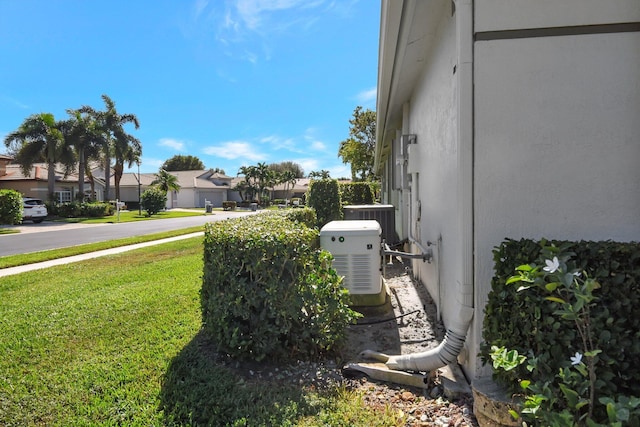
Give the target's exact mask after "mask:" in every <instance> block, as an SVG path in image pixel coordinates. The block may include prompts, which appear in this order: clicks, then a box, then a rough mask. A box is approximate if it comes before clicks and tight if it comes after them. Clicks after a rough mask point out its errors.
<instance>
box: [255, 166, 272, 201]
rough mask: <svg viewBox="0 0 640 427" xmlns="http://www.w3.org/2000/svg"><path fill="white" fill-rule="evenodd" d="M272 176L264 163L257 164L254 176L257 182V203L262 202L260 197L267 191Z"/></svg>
mask: <svg viewBox="0 0 640 427" xmlns="http://www.w3.org/2000/svg"><path fill="white" fill-rule="evenodd" d="M272 175H273V174H272V173H271V170H270V169H269V166H267V164H266V163H264V162H262V163H258V165H257V166H256V176H257V180H258V182H257V184H258V201H262V196H263V195H264V191H265V189H267V188H268V187H269V186H270V184H271V182H272V181H273V179H272Z"/></svg>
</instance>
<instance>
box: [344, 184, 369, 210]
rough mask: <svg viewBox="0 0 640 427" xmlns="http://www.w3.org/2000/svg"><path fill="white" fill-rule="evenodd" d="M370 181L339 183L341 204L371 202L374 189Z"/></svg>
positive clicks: (366, 203)
mask: <svg viewBox="0 0 640 427" xmlns="http://www.w3.org/2000/svg"><path fill="white" fill-rule="evenodd" d="M372 184H373V183H370V182H344V183H340V198H341V200H342V205H370V204H373V202H374V200H373V193H374V190H373V189H372V188H371V186H372Z"/></svg>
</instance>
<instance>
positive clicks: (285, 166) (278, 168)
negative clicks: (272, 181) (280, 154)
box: [269, 161, 304, 178]
mask: <svg viewBox="0 0 640 427" xmlns="http://www.w3.org/2000/svg"><path fill="white" fill-rule="evenodd" d="M269 169H271V170H272V171H274V172H277V173H284V172H287V171H291V172H293V174H294V175H295V177H296V178H302V177H304V169H302V166H300V165H299V164H298V163H295V162H291V161H285V162H280V163H271V164H270V165H269Z"/></svg>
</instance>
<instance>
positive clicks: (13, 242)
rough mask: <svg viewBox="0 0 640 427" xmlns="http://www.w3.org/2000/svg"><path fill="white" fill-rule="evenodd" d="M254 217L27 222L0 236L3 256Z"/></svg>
mask: <svg viewBox="0 0 640 427" xmlns="http://www.w3.org/2000/svg"><path fill="white" fill-rule="evenodd" d="M251 214H252V212H243V211H233V212H231V211H228V212H215V213H213V214H209V215H198V216H190V217H184V218H173V219H162V220H149V221H138V222H126V223H121V224H118V223H114V224H61V223H55V222H51V221H45V222H43V223H40V224H31V223H26V224H22V225H19V226H13V227H14V228H18V229H19V230H20V231H21V232H20V233H16V234H4V235H0V256H7V255H15V254H22V253H29V252H38V251H43V250H48V249H57V248H63V247H67V246H75V245H81V244H85V243H95V242H101V241H106V240H114V239H120V238H125V237H132V236H141V235H145V234H153V233H159V232H163V231H171V230H178V229H181V228H188V227H193V226H198V225H203V224H205V223H207V222H213V221H220V220H223V219H227V218H232V217H238V216H244V215H251ZM6 228H11V227H6Z"/></svg>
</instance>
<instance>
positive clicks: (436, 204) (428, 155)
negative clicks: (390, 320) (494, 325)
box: [405, 13, 459, 323]
mask: <svg viewBox="0 0 640 427" xmlns="http://www.w3.org/2000/svg"><path fill="white" fill-rule="evenodd" d="M439 22H440V26H439V27H438V36H437V39H438V40H440V43H439V44H438V45H436V46H434V49H433V50H432V51H431V52H430V56H429V58H428V64H430V65H431V66H430V67H427V68H425V72H424V74H423V75H422V78H421V80H420V81H419V82H418V84H417V86H416V88H415V91H414V94H413V97H412V98H411V101H410V108H409V116H408V117H406V118H405V120H406V121H407V122H408V129H406V130H405V132H406V133H410V134H415V135H416V141H417V143H416V144H417V147H416V148H417V150H413V151H411V155H412V156H416V155H417V156H419V161H418V163H419V165H420V172H419V173H418V174H413V176H412V178H413V180H412V182H411V192H412V195H413V200H414V202H413V203H412V206H411V213H410V216H411V219H412V221H411V224H410V225H409V228H410V231H411V232H410V234H409V237H410V238H413V239H415V240H416V241H418V242H419V243H420V244H421V246H422V247H424V248H426V247H427V242H433V243H436V244H437V245H438V246H437V247H436V248H434V258H435V259H434V261H433V262H432V263H431V264H427V263H423V262H422V261H414V262H413V268H414V274H415V275H416V277H417V278H419V279H420V280H421V282H422V283H423V284H424V285H425V286H426V287H427V289H428V291H429V293H430V294H431V296H432V297H433V298H434V300H436V302H438V303H439V304H444V305H445V306H441V307H439V308H440V312H441V313H443V315H444V317H445V319H444V320H445V323H446V316H447V315H448V314H449V313H451V312H452V310H451V308H453V307H447V305H449V306H451V305H452V304H453V303H454V301H455V300H456V297H455V295H456V289H455V287H456V286H455V284H456V283H457V281H458V280H459V278H458V277H456V274H457V272H459V268H456V265H457V264H458V259H457V256H456V254H457V248H456V242H457V240H458V239H457V236H458V232H459V230H458V229H457V221H456V214H455V213H456V210H457V195H456V194H457V169H456V155H457V150H458V146H457V137H456V79H455V75H454V74H453V68H454V66H455V65H456V57H455V52H456V49H455V42H456V37H455V36H456V33H455V20H454V19H453V18H452V17H451V16H449V15H448V14H446V13H444V14H443V16H441V19H440V21H439ZM412 161H415V160H414V159H412ZM417 201H419V202H420V203H419V205H420V210H421V212H420V213H418V203H417ZM418 218H419V220H418ZM440 239H442V240H440ZM417 251H419V248H417ZM439 285H440V286H439Z"/></svg>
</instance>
